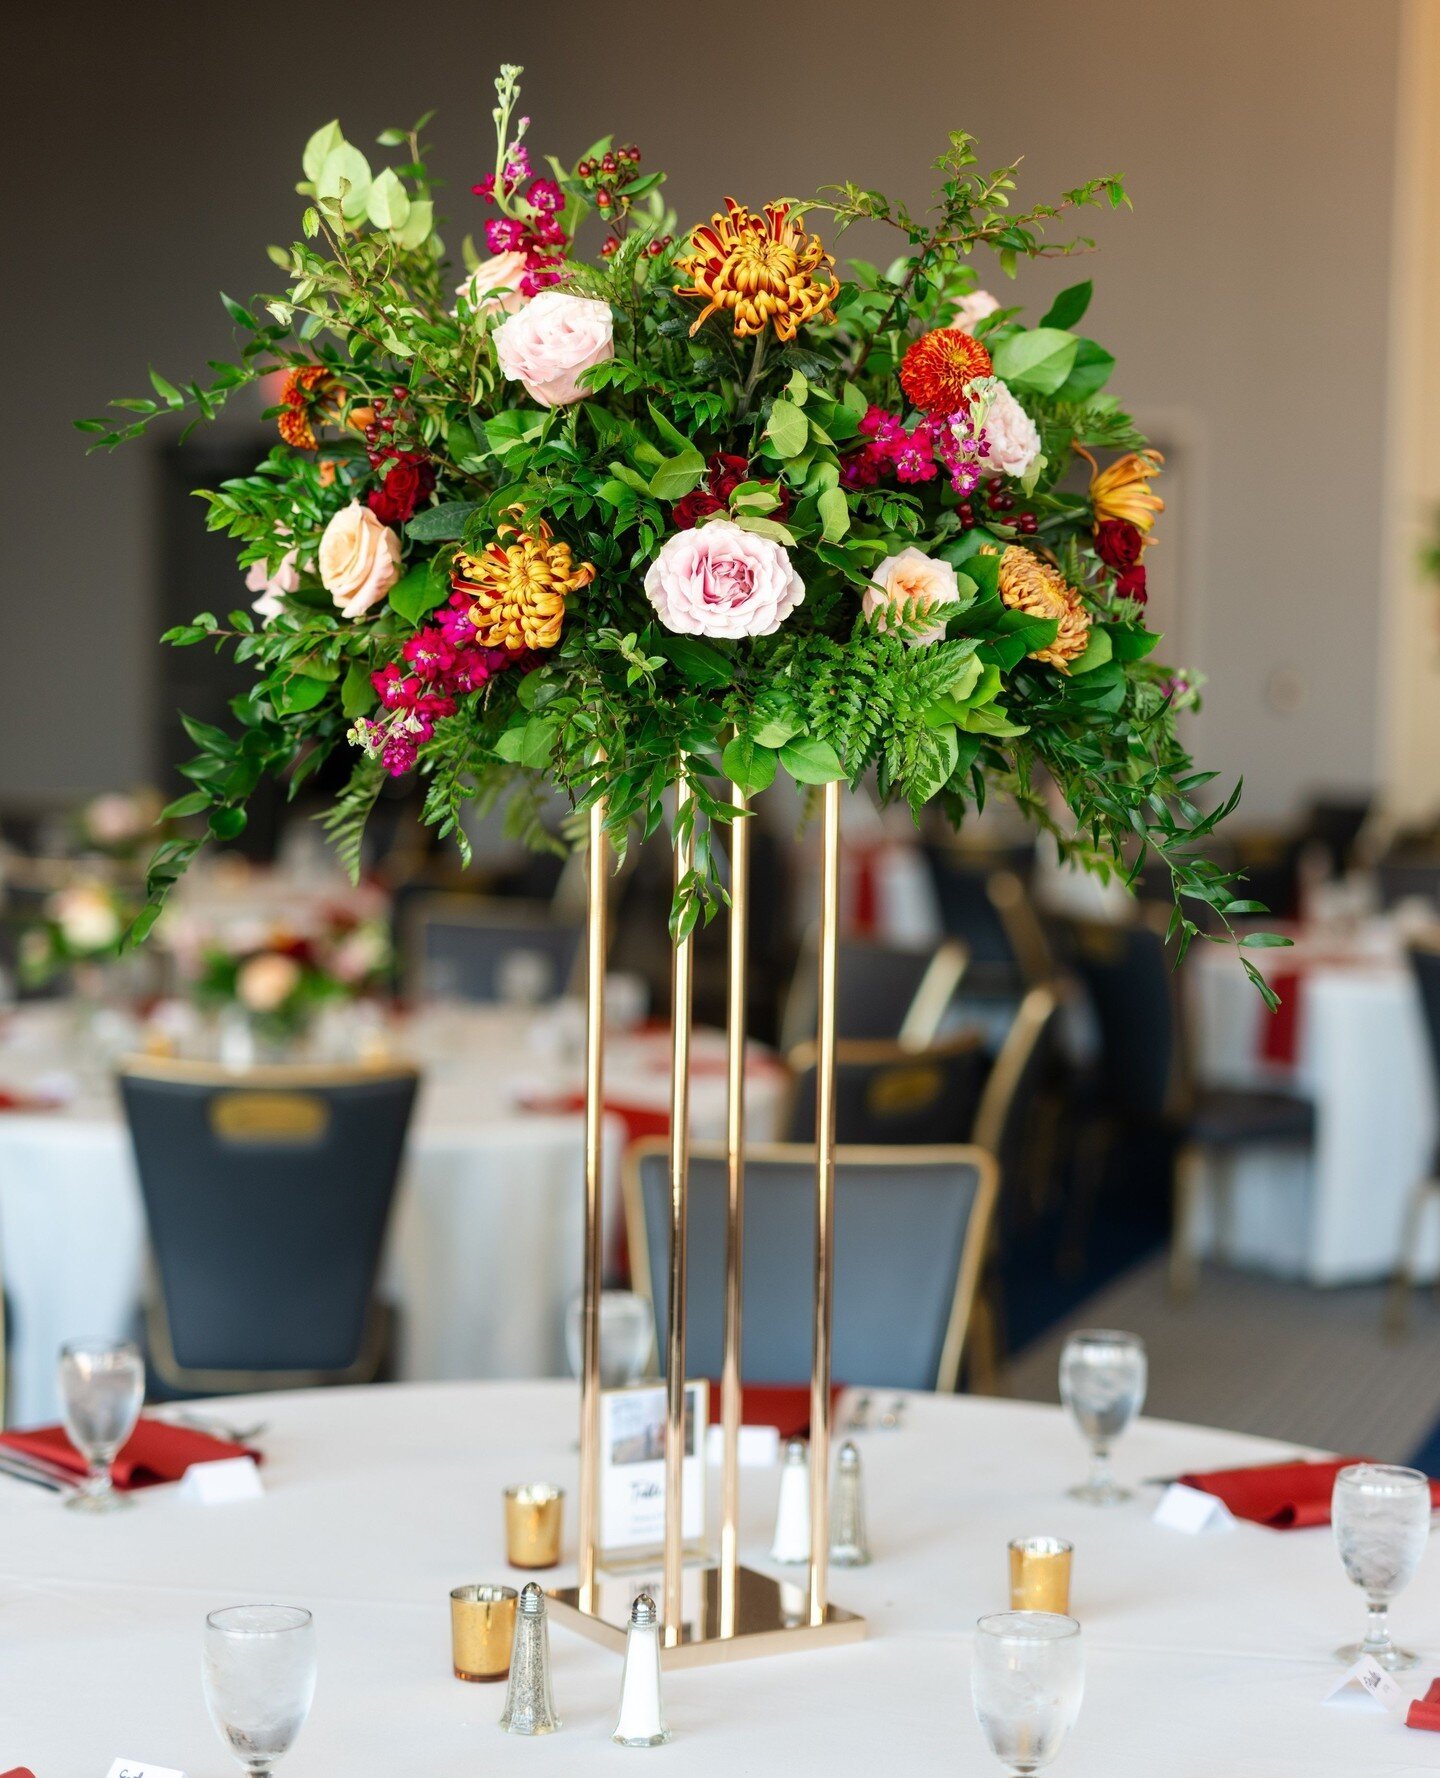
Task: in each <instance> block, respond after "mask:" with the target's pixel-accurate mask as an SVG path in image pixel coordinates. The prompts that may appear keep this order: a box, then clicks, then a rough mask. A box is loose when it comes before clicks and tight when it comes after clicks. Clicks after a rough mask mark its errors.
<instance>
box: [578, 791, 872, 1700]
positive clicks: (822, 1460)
mask: <svg viewBox="0 0 1440 1778" xmlns="http://www.w3.org/2000/svg"><path fill="white" fill-rule="evenodd" d="M840 788H841V787H840V786H839V785H838V784H827V785H826V786H825V789H824V791H823V793H822V797H823V818H822V841H823V844H822V857H821V877H820V963H819V969H820V976H819V1002H818V1010H819V1043H818V1063H817V1067H816V1107H815V1129H816V1154H815V1278H814V1284H815V1316H814V1336H813V1353H812V1365H811V1375H810V1568H809V1577H808V1584H807V1585H805V1586H801V1585H800V1584H798V1583H797V1582H794V1581H778V1580H772V1579H771V1578H770V1577H769V1576H768V1575H763V1574H757V1573H756V1572H755V1571H754V1570H752V1569H749V1568H743V1567H741V1566H740V1562H739V1501H740V1480H739V1455H738V1452H739V1442H740V1338H741V1329H742V1303H743V1268H744V1239H745V1233H744V1217H745V1013H746V997H747V985H748V936H749V903H750V834H749V823H750V814H749V802H748V799H747V798H746V796H745V794H744V792H743V791H741V790H740V789H739V788H738V787H737V786H732V787H731V803H732V806H733V808H734V810H735V816H736V819H735V820H734V822H733V823H732V824H731V855H730V856H731V878H730V931H729V969H730V975H729V994H728V1000H727V1006H726V1024H727V1033H726V1037H727V1065H726V1094H727V1103H726V1126H725V1134H726V1160H727V1187H728V1190H727V1202H726V1225H725V1330H724V1352H723V1359H722V1370H721V1377H720V1418H721V1426H722V1437H723V1441H724V1444H723V1449H724V1461H723V1465H722V1471H721V1526H720V1563H719V1566H718V1567H707V1568H698V1567H697V1568H692V1569H691V1570H689V1571H688V1573H687V1572H686V1571H685V1569H684V1567H683V1549H682V1531H683V1521H682V1498H683V1496H682V1483H683V1478H684V1439H685V1316H686V1258H687V1253H686V1246H687V1236H688V1230H687V1215H686V1212H687V1186H688V1173H689V1123H690V1027H691V989H692V964H691V941H690V937H689V935H688V934H687V935H685V936H683V937H680V938H677V939H676V940H675V941H674V944H673V949H672V972H671V980H672V988H673V996H672V998H673V1009H672V1015H671V1017H672V1029H671V1079H670V1291H669V1304H668V1320H667V1325H666V1341H665V1353H666V1373H665V1374H666V1419H665V1546H664V1578H663V1586H662V1588H661V1591H662V1594H663V1601H664V1604H663V1622H664V1626H665V1628H664V1635H663V1637H662V1654H661V1658H662V1661H663V1664H664V1665H665V1666H667V1667H684V1666H698V1665H700V1664H702V1663H704V1662H708V1661H723V1660H743V1659H746V1658H747V1657H749V1656H752V1655H761V1654H774V1653H778V1652H780V1651H781V1650H783V1649H787V1648H810V1647H814V1646H815V1645H816V1644H817V1643H827V1642H857V1641H859V1640H860V1639H861V1638H862V1637H863V1636H864V1634H865V1621H864V1619H863V1618H860V1617H857V1616H856V1615H855V1613H853V1612H849V1611H843V1610H841V1609H840V1608H839V1607H838V1606H834V1605H831V1604H830V1602H829V1596H828V1594H829V1587H828V1567H829V1564H828V1557H829V1525H830V1515H829V1502H830V1488H829V1481H830V1342H831V1320H832V1289H833V1279H834V1245H835V1242H834V1234H835V1199H834V1182H835V973H836V951H837V945H838V939H839V923H840V892H839V884H840ZM691 794H692V793H691V790H690V787H689V784H688V782H686V781H685V780H684V779H682V780H681V782H680V785H679V789H678V792H677V802H676V816H677V837H676V845H675V881H676V883H677V885H678V884H679V883H680V881H681V880H682V878H683V877H684V876H685V874H686V873H687V872H688V871H689V870H690V868H691V864H692V860H693V856H694V846H693V837H692V830H691V827H690V824H689V821H688V819H687V818H686V817H687V814H688V811H689V805H690V797H691ZM589 862H590V880H589V898H588V909H587V944H588V950H587V969H586V984H587V992H588V1007H587V1017H586V1043H585V1300H584V1309H583V1317H582V1328H583V1339H582V1362H581V1380H580V1564H579V1570H580V1572H579V1584H578V1585H576V1586H573V1587H558V1588H555V1589H554V1590H553V1591H552V1593H551V1598H552V1600H553V1602H554V1609H555V1614H556V1616H557V1618H558V1620H559V1621H560V1622H561V1623H563V1624H567V1625H569V1626H570V1627H571V1628H573V1629H576V1630H579V1631H580V1632H581V1633H582V1634H584V1635H586V1636H589V1637H591V1638H592V1639H593V1640H595V1641H597V1642H601V1643H604V1644H605V1645H606V1646H608V1647H611V1648H614V1649H615V1650H616V1651H617V1652H618V1651H622V1650H623V1649H624V1647H625V1631H626V1624H627V1622H628V1619H629V1611H630V1604H631V1600H632V1597H633V1595H634V1592H635V1590H636V1588H635V1582H634V1580H633V1579H621V1578H618V1577H612V1578H608V1579H606V1580H604V1581H601V1580H599V1579H598V1578H597V1575H596V1565H597V1552H596V1545H597V1532H598V1516H599V1515H598V1502H599V1462H600V1341H599V1297H600V1241H601V1228H602V1225H603V1215H602V1211H603V1204H602V1202H601V1199H602V1195H603V1194H602V1182H601V1173H600V1168H601V1140H600V1138H601V1128H602V1123H603V1104H604V1016H605V1008H604V993H605V836H604V808H603V805H597V806H596V807H595V808H593V809H592V810H591V812H590V861H589ZM695 1437H696V1440H697V1444H698V1446H699V1450H700V1454H701V1460H702V1461H703V1460H704V1455H703V1453H704V1443H703V1440H704V1428H703V1427H696V1428H695Z"/></svg>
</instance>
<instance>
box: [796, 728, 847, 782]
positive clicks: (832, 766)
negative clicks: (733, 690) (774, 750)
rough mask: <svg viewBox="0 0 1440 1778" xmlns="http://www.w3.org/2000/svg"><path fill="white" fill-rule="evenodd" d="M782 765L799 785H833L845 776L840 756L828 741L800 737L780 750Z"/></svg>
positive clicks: (810, 736)
mask: <svg viewBox="0 0 1440 1778" xmlns="http://www.w3.org/2000/svg"><path fill="white" fill-rule="evenodd" d="M780 763H781V765H782V766H784V768H785V770H786V771H787V772H789V774H790V776H791V777H792V778H793V779H794V780H795V782H796V783H797V784H833V783H835V782H837V781H838V780H839V779H841V778H843V777H844V776H845V768H844V766H843V765H841V763H840V755H839V754H838V753H836V751H835V749H834V748H833V747H832V746H831V745H830V743H829V742H828V741H821V740H818V739H817V738H816V737H815V736H814V735H799V736H797V737H796V739H795V740H793V741H786V742H785V744H784V745H783V746H782V747H781V749H780Z"/></svg>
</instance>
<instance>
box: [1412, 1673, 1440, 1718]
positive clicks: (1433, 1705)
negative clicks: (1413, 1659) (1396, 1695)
mask: <svg viewBox="0 0 1440 1778" xmlns="http://www.w3.org/2000/svg"><path fill="white" fill-rule="evenodd" d="M1405 1726H1406V1728H1407V1729H1440V1679H1432V1680H1431V1681H1430V1690H1429V1691H1428V1692H1426V1694H1425V1696H1424V1697H1423V1698H1416V1699H1414V1700H1413V1702H1412V1703H1411V1705H1410V1708H1409V1709H1408V1710H1407V1711H1406V1712H1405Z"/></svg>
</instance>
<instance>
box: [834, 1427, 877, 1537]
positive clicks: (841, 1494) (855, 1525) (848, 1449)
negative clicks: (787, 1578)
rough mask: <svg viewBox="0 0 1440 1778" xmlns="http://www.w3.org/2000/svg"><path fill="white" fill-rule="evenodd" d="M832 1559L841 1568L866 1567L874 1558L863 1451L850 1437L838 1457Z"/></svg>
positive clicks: (836, 1463) (836, 1462) (842, 1446)
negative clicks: (868, 1535) (868, 1532)
mask: <svg viewBox="0 0 1440 1778" xmlns="http://www.w3.org/2000/svg"><path fill="white" fill-rule="evenodd" d="M830 1560H831V1561H832V1562H833V1563H834V1564H835V1566H836V1567H837V1568H863V1567H864V1565H865V1564H866V1563H867V1562H868V1561H869V1560H870V1545H869V1543H868V1542H867V1541H866V1537H865V1498H864V1489H863V1487H862V1485H861V1480H860V1453H859V1451H857V1450H856V1448H855V1446H854V1445H852V1444H851V1443H850V1442H849V1441H848V1440H847V1441H846V1442H845V1443H844V1444H843V1445H841V1447H840V1455H839V1456H838V1457H837V1458H836V1460H835V1500H834V1503H833V1505H832V1508H831V1514H830Z"/></svg>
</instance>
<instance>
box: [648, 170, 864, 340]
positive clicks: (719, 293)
mask: <svg viewBox="0 0 1440 1778" xmlns="http://www.w3.org/2000/svg"><path fill="white" fill-rule="evenodd" d="M675 264H676V267H677V269H678V270H680V271H682V272H684V273H685V274H686V276H687V277H688V278H689V279H690V282H689V283H688V284H677V285H676V286H675V294H676V295H677V296H696V297H699V298H700V299H701V301H702V302H703V303H704V304H705V307H704V308H703V309H702V310H701V312H700V317H699V319H698V320H697V321H696V323H695V325H694V327H692V328H691V329H690V332H691V333H692V334H694V333H696V332H698V330H699V329H700V328H701V327H702V326H703V325H704V323H705V322H706V321H707V320H708V319H709V318H710V316H711V315H713V314H715V313H716V312H717V311H718V310H720V309H724V310H726V311H727V313H729V314H730V315H732V316H733V317H734V322H735V332H736V333H737V334H738V335H739V336H740V337H741V338H742V339H743V338H745V337H746V336H747V335H749V334H756V333H763V332H764V331H765V329H766V328H767V327H773V328H774V329H775V337H776V338H777V339H782V340H793V339H794V338H795V334H796V331H797V329H798V328H799V327H800V326H801V324H802V323H804V322H806V321H813V320H814V319H815V318H816V316H817V315H818V316H821V317H822V318H824V319H825V320H827V321H833V320H834V316H833V315H831V314H830V312H829V310H830V304H831V303H832V302H833V301H834V300H835V298H836V297H837V296H838V295H839V293H840V281H839V279H838V278H836V276H835V273H834V271H833V270H832V269H831V268H832V267H833V266H834V264H835V256H834V254H833V253H827V252H826V251H825V249H824V247H823V246H822V244H821V242H820V239H819V237H818V236H816V235H811V234H807V233H806V232H805V230H804V229H803V228H801V227H800V226H799V224H798V223H794V222H791V221H790V206H789V205H788V204H781V203H775V204H767V205H766V206H765V210H764V213H763V215H760V216H757V215H756V214H755V213H754V211H753V210H748V209H747V208H746V207H745V205H744V204H737V203H736V202H735V200H734V198H726V200H725V208H724V210H723V212H722V211H717V212H716V214H715V215H713V216H712V217H711V218H710V220H709V222H702V223H701V224H700V225H699V226H698V227H697V228H696V229H694V230H693V231H692V233H691V236H690V250H689V252H688V253H684V254H682V255H681V256H680V257H679V258H678V259H677V260H676V261H675Z"/></svg>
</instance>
